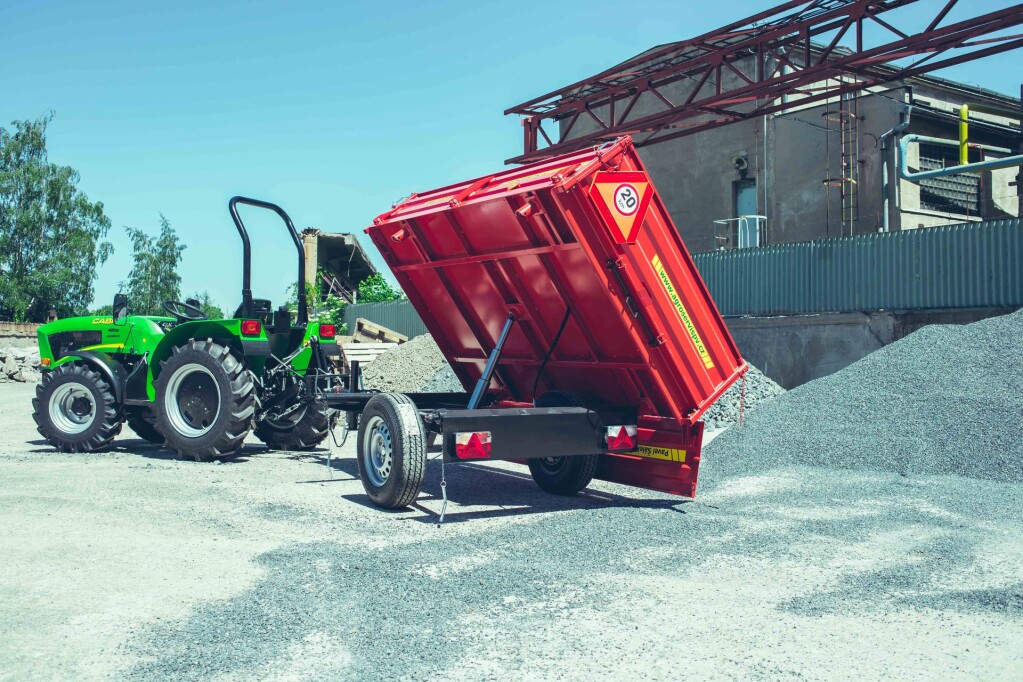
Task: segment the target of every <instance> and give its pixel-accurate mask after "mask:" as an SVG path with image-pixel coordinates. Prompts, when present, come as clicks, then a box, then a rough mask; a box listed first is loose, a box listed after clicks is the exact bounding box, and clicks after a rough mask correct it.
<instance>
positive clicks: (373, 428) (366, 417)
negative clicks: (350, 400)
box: [358, 393, 426, 509]
mask: <svg viewBox="0 0 1023 682" xmlns="http://www.w3.org/2000/svg"><path fill="white" fill-rule="evenodd" d="M358 462H359V478H360V479H362V487H363V488H364V489H365V490H366V494H367V495H369V499H370V500H372V501H373V504H375V505H377V506H378V507H383V508H385V509H401V508H403V507H407V506H409V505H410V504H412V503H413V502H414V501H415V499H416V498H417V497H418V496H419V492H420V491H421V490H422V489H423V478H424V477H425V476H426V432H425V429H424V428H423V421H422V419H420V418H419V411H418V410H417V409H416V406H415V403H413V402H412V400H411V399H410V398H409V397H408V396H406V395H401V394H398V393H380V394H378V395H375V396H373V397H372V398H371V399H370V401H369V402H368V403H366V408H365V409H364V410H363V411H362V415H361V417H360V418H359V441H358Z"/></svg>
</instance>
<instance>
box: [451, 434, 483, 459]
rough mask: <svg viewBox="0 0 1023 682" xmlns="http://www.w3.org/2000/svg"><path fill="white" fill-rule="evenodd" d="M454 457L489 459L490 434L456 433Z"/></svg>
mask: <svg viewBox="0 0 1023 682" xmlns="http://www.w3.org/2000/svg"><path fill="white" fill-rule="evenodd" d="M455 457H457V458H458V459H490V432H489V431H476V432H472V431H469V432H466V433H456V434H455Z"/></svg>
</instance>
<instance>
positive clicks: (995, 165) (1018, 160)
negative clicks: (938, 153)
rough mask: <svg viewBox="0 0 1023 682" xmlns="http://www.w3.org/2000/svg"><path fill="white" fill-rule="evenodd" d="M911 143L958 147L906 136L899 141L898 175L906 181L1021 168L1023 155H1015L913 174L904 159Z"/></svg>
mask: <svg viewBox="0 0 1023 682" xmlns="http://www.w3.org/2000/svg"><path fill="white" fill-rule="evenodd" d="M913 142H929V143H931V144H942V145H945V146H950V147H958V146H959V142H958V141H956V140H943V139H941V138H940V137H927V136H926V135H906V136H905V137H903V138H902V139H901V140H899V175H900V176H901V177H903V178H905V179H906V180H927V179H928V178H940V177H943V176H945V175H957V174H959V173H980V172H983V171H989V170H997V169H999V168H1012V167H1014V166H1023V154H1017V155H1016V156H1006V157H1004V158H1001V159H991V160H990V161H978V162H977V163H967V164H962V165H959V166H950V167H948V168H939V169H937V170H932V171H918V172H915V173H914V172H912V171H910V170H909V164H908V162H907V161H906V158H907V157H908V156H909V145H910V144H911V143H913ZM970 146H971V147H973V148H975V149H983V150H985V151H990V152H995V153H998V154H1011V153H1012V150H1011V149H1005V148H1004V147H992V146H989V145H983V144H975V145H970Z"/></svg>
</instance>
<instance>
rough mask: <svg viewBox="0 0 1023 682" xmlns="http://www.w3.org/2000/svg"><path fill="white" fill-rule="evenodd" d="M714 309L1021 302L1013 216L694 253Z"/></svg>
mask: <svg viewBox="0 0 1023 682" xmlns="http://www.w3.org/2000/svg"><path fill="white" fill-rule="evenodd" d="M694 259H695V261H696V265H697V267H698V268H699V269H700V274H701V275H703V278H704V280H705V281H706V282H707V286H708V287H709V288H710V291H711V294H712V295H713V296H714V301H715V302H716V303H717V305H718V309H719V310H721V313H722V314H724V315H777V314H788V313H825V312H842V311H851V310H917V309H928V308H931V309H934V308H973V307H1000V306H1014V305H1023V221H1021V220H1018V219H1017V220H1000V221H997V222H989V223H970V224H966V225H948V226H945V227H931V228H922V229H917V230H905V231H902V232H890V233H885V234H866V235H858V236H855V237H838V238H834V239H824V240H821V241H815V242H801V243H798V244H778V245H777V246H767V247H764V248H759V249H740V250H735V251H721V252H717V253H701V254H696V255H695V256H694Z"/></svg>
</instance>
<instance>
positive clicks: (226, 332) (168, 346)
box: [149, 320, 244, 384]
mask: <svg viewBox="0 0 1023 682" xmlns="http://www.w3.org/2000/svg"><path fill="white" fill-rule="evenodd" d="M229 324H230V323H229ZM189 339H213V340H214V341H216V342H217V343H220V344H223V345H225V346H229V347H230V348H231V349H232V350H233V351H235V352H237V353H238V354H239V356H243V355H244V351H243V349H242V343H241V340H240V338H239V333H238V331H237V330H236V329H231V328H230V327H228V326H227V325H225V324H223V323H221V322H219V321H213V320H198V321H195V322H185V323H182V324H179V325H177V326H175V327H174V328H173V329H171V330H170V331H169V332H167V334H166V335H164V337H163V338H162V339H160V343H159V344H157V346H156V348H154V349H153V353H152V355H150V357H149V375H150V378H151V384H152V383H155V381H156V378H157V377H158V376H159V375H160V368H161V365H162V364H163V362H164V360H166V359H167V358H169V357H170V356H171V355H172V354H173V353H174V348H175V347H176V346H183V345H185V344H186V343H188V341H189Z"/></svg>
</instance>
